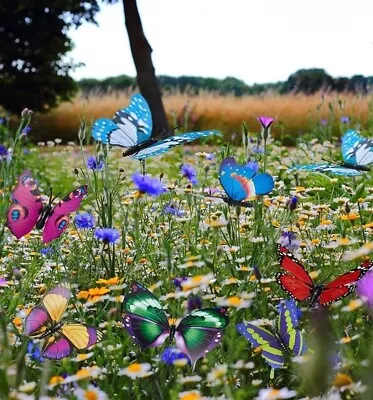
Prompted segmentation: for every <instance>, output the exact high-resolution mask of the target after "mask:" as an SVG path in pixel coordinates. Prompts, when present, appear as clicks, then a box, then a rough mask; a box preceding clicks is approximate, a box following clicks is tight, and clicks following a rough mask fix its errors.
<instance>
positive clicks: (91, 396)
mask: <svg viewBox="0 0 373 400" xmlns="http://www.w3.org/2000/svg"><path fill="white" fill-rule="evenodd" d="M84 398H85V399H87V400H98V395H97V392H94V391H93V390H87V391H86V392H85V393H84Z"/></svg>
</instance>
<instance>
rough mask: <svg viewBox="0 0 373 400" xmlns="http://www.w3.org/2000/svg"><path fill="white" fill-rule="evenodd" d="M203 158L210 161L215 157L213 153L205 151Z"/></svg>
mask: <svg viewBox="0 0 373 400" xmlns="http://www.w3.org/2000/svg"><path fill="white" fill-rule="evenodd" d="M205 158H206V160H209V161H212V160H213V159H214V158H215V156H214V153H207V154H206V155H205Z"/></svg>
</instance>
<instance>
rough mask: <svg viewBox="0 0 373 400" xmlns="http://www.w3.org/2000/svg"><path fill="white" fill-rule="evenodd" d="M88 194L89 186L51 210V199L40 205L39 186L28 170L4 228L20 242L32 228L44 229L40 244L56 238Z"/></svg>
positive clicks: (20, 183) (15, 193) (68, 196)
mask: <svg viewBox="0 0 373 400" xmlns="http://www.w3.org/2000/svg"><path fill="white" fill-rule="evenodd" d="M87 191H88V186H86V185H83V186H80V187H78V188H77V189H75V190H73V191H72V192H71V193H69V194H68V195H67V196H66V197H64V198H63V199H62V200H61V201H60V202H58V204H57V205H56V206H55V207H53V206H52V203H53V200H54V199H52V196H51V197H50V199H49V202H48V203H47V204H43V201H42V199H41V196H40V192H39V189H38V185H37V184H36V182H35V180H34V179H33V177H32V176H31V174H30V172H29V171H25V172H24V173H23V174H22V175H21V176H20V177H19V182H18V185H17V187H16V188H15V190H14V192H13V194H12V200H13V204H12V205H11V206H10V207H9V209H8V212H7V226H8V228H9V229H10V231H11V232H12V233H13V235H14V236H16V238H17V239H19V238H20V237H22V236H25V235H26V234H28V233H29V232H30V231H31V230H32V229H33V228H34V226H35V227H36V228H37V229H42V228H44V229H43V243H48V242H50V241H52V240H54V239H57V238H58V237H59V236H60V235H61V234H62V233H63V232H64V231H65V229H66V228H67V226H68V224H69V214H70V213H72V212H74V211H75V210H77V209H78V208H79V206H80V203H81V201H82V200H83V198H84V197H85V195H86V194H87Z"/></svg>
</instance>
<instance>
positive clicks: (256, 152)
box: [251, 145, 264, 154]
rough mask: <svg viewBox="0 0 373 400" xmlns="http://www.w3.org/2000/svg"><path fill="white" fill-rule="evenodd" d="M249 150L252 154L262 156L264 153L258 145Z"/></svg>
mask: <svg viewBox="0 0 373 400" xmlns="http://www.w3.org/2000/svg"><path fill="white" fill-rule="evenodd" d="M251 150H252V152H253V153H254V154H263V153H264V148H263V147H261V146H259V145H256V146H254V147H253V148H252V149H251Z"/></svg>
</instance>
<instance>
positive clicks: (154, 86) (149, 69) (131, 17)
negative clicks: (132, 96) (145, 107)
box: [123, 0, 168, 135]
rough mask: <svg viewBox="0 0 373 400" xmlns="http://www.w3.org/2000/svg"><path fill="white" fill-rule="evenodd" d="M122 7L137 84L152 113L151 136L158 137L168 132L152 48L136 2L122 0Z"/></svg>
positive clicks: (134, 0)
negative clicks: (165, 131)
mask: <svg viewBox="0 0 373 400" xmlns="http://www.w3.org/2000/svg"><path fill="white" fill-rule="evenodd" d="M123 7H124V16H125V20H126V29H127V32H128V37H129V41H130V46H131V52H132V57H133V60H134V62H135V66H136V71H137V84H138V86H139V88H140V92H141V94H142V95H143V96H144V97H145V99H146V101H147V102H148V104H149V107H150V110H151V112H152V117H153V135H159V134H160V133H162V131H164V130H168V122H167V117H166V112H165V110H164V107H163V103H162V94H161V90H160V88H159V85H158V81H157V77H156V75H155V69H154V65H153V62H152V57H151V53H152V48H151V47H150V45H149V42H148V41H147V40H146V37H145V35H144V31H143V29H142V24H141V19H140V15H139V11H138V9H137V4H136V0H123Z"/></svg>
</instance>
